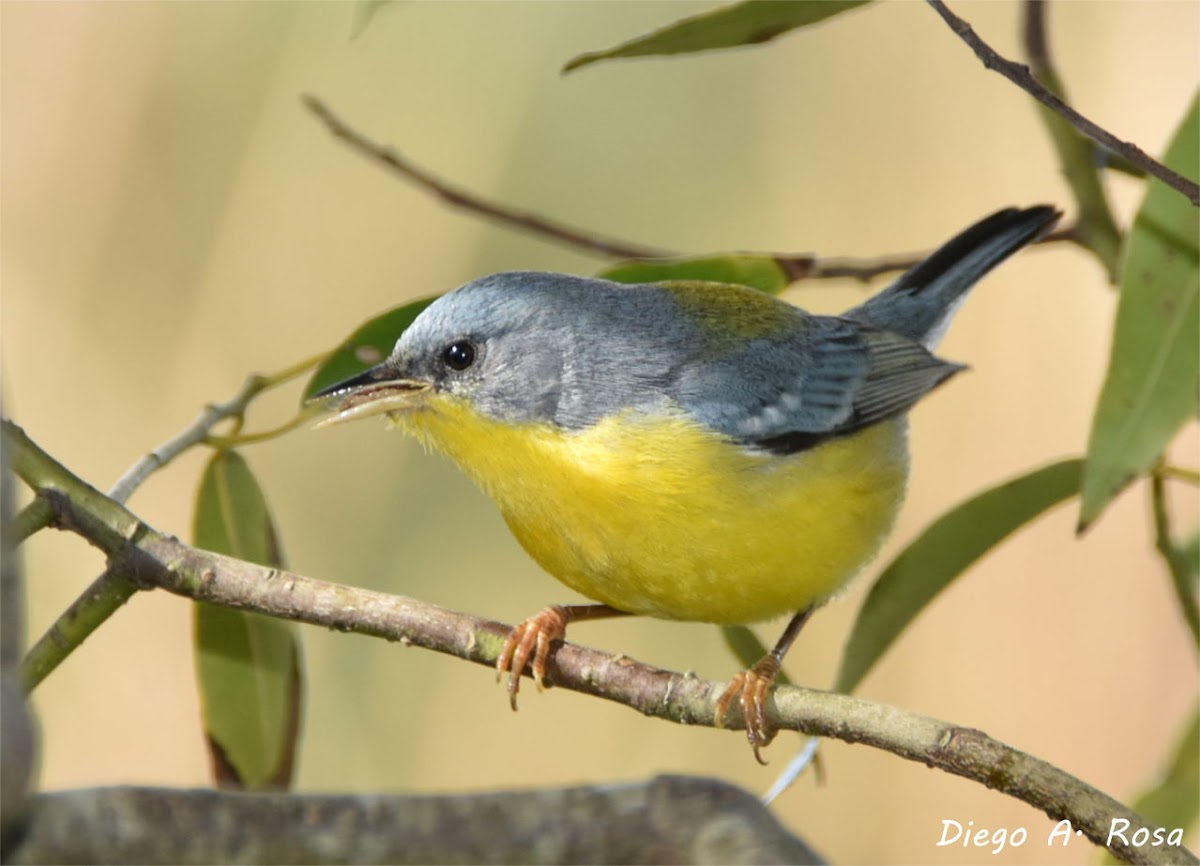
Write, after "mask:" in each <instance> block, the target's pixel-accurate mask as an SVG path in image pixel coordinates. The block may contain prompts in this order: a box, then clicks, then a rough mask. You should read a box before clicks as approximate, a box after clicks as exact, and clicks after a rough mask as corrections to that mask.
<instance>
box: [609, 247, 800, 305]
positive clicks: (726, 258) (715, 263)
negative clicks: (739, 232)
mask: <svg viewBox="0 0 1200 866" xmlns="http://www.w3.org/2000/svg"><path fill="white" fill-rule="evenodd" d="M596 276H599V277H604V279H606V280H613V281H615V282H618V283H657V282H661V281H663V280H711V281H712V282H717V283H737V284H738V285H742V286H750V287H751V288H754V289H758V290H759V291H762V292H767V293H768V294H772V295H775V294H778V293H779V292H782V291H783V290H784V289H786V288H787V287H788V286H789V285H791V283H792V277H791V276H789V275H788V272H787V271H786V270H785V269H784V267H783V265H781V264H780V262H779V260H778V259H776V258H775V257H773V256H767V255H756V254H754V253H730V254H728V255H719V256H699V257H696V258H677V259H631V260H629V261H624V262H618V263H617V264H615V265H613V266H611V267H608V268H605V269H604V270H603V271H601V272H600V273H598V274H597V275H596Z"/></svg>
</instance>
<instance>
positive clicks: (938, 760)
mask: <svg viewBox="0 0 1200 866" xmlns="http://www.w3.org/2000/svg"><path fill="white" fill-rule="evenodd" d="M0 426H2V432H3V444H4V446H5V448H6V449H7V450H8V452H9V454H10V455H11V458H10V459H11V462H12V467H13V471H14V472H16V474H17V475H18V476H19V477H20V478H22V479H23V480H24V481H25V483H27V484H28V485H30V486H31V487H32V488H33V489H34V490H36V491H37V493H38V495H39V496H41V497H43V498H44V499H46V500H47V501H48V502H49V503H50V504H51V506H52V507H53V508H54V511H55V522H56V525H57V526H59V527H60V528H64V529H69V530H71V531H73V532H76V533H78V534H79V535H82V536H83V537H85V538H86V539H88V541H90V542H91V543H92V544H94V545H96V546H97V547H99V548H100V549H101V550H103V551H104V552H105V553H106V554H107V555H108V558H109V562H110V567H112V568H113V569H115V570H118V571H120V572H121V573H123V574H127V575H129V576H130V578H131V579H134V580H136V581H137V582H138V584H139V585H146V586H149V585H153V586H158V587H160V588H162V589H165V590H167V591H168V592H171V593H175V594H177V595H182V596H186V597H188V598H192V599H196V600H198V601H206V602H210V603H213V604H219V605H223V606H226V607H232V608H237V609H241V610H253V611H256V612H258V613H263V614H267V615H269V616H275V617H280V618H283V619H289V620H294V621H297V622H305V623H309V624H312V625H318V626H322V627H325V628H331V629H334V630H337V631H347V632H357V633H359V634H366V635H372V636H375V637H382V638H386V639H388V640H394V641H399V642H400V643H402V644H405V645H414V646H421V647H424V648H427V649H432V650H435V651H437V652H441V653H446V654H449V655H453V656H458V657H459V658H463V659H466V660H468V661H472V662H475V663H477V664H481V665H487V666H494V665H495V661H496V656H497V654H498V653H499V652H500V648H501V646H502V644H503V643H504V639H505V637H506V636H507V635H508V633H509V631H510V628H509V626H506V625H503V624H501V623H497V622H489V621H486V620H481V619H478V618H475V617H472V616H468V615H467V614H463V613H458V612H455V611H451V610H446V609H444V608H440V607H437V606H435V605H431V604H426V603H424V602H420V601H417V600H416V599H411V598H405V597H402V596H393V595H387V594H384V593H380V592H373V591H369V590H364V589H357V588H353V587H349V586H342V585H339V584H335V583H327V582H325V581H319V580H313V579H311V578H306V577H302V576H301V575H298V574H292V573H289V572H285V571H282V570H279V569H273V568H264V567H262V566H258V565H255V564H253V563H249V562H244V561H241V560H238V559H233V558H231V557H227V556H220V555H217V554H214V553H210V552H207V551H203V550H198V549H196V548H192V547H189V546H188V545H186V544H184V543H183V542H181V541H179V539H177V538H174V537H173V536H169V535H166V534H164V533H161V532H158V531H157V530H155V529H153V528H152V527H150V526H148V525H146V524H145V523H143V522H142V521H141V520H139V519H138V518H137V517H136V516H135V515H133V514H131V513H130V512H129V511H127V510H126V509H125V508H124V507H123V506H122V505H120V504H118V503H116V502H114V501H112V500H111V499H108V498H107V497H105V496H103V495H102V494H100V493H99V492H98V491H96V490H94V489H93V488H91V487H89V486H88V485H87V484H85V483H84V482H83V481H81V480H80V479H79V478H77V477H76V476H74V475H73V474H72V473H71V472H70V471H68V470H67V469H66V468H65V467H63V466H62V465H60V464H59V463H57V462H56V461H55V460H54V459H53V458H51V457H50V456H49V455H48V454H46V453H45V452H44V451H42V450H41V449H40V448H39V447H38V446H37V445H36V444H35V443H34V442H33V441H32V440H30V439H29V438H28V436H26V435H25V432H24V431H23V430H21V428H19V427H17V426H16V425H15V424H13V423H12V422H10V421H3V422H2V424H0ZM548 671H549V675H550V681H551V682H552V683H553V684H554V685H556V686H559V687H561V688H566V689H570V690H572V691H578V692H581V693H583V694H588V695H592V696H595V697H599V698H603V699H605V700H610V701H615V702H617V703H621V704H624V705H626V706H629V707H631V708H633V709H636V710H638V711H639V712H641V713H643V714H645V715H649V716H655V717H657V718H661V719H667V720H670V721H674V722H678V723H684V724H698V725H710V726H711V725H713V724H714V718H715V712H716V704H717V699H718V697H719V696H720V694H721V693H722V692H723V691H724V689H725V684H724V683H716V682H708V681H705V680H701V679H700V678H698V677H696V676H695V675H694V674H690V673H689V674H680V673H675V672H671V671H665V670H660V669H657V668H654V667H651V666H649V665H645V664H642V663H640V662H637V661H634V660H632V659H629V658H626V657H624V656H612V655H609V654H607V653H602V652H598V651H596V650H591V649H587V648H585V647H581V646H578V645H575V644H563V645H561V646H560V647H558V648H557V649H556V651H555V652H554V654H553V656H552V658H551V661H550V665H549V668H548ZM767 715H768V719H769V720H770V722H771V723H772V724H773V725H774V726H775V727H776V728H779V729H786V730H797V731H801V732H803V733H806V734H809V735H812V736H823V737H832V738H836V739H841V740H844V741H846V742H849V743H866V744H868V745H872V746H875V747H877V748H880V749H884V750H886V751H889V752H891V753H893V754H895V755H898V756H899V757H902V758H905V759H908V760H911V761H918V762H920V763H923V764H925V765H927V766H930V767H938V768H939V769H942V770H944V771H946V772H949V773H953V774H955V775H959V776H963V777H965V778H968V779H972V780H974V781H977V782H979V783H981V784H984V785H987V786H988V787H990V788H995V789H997V790H999V791H1003V792H1004V793H1006V794H1009V795H1010V796H1013V797H1016V798H1017V799H1020V800H1022V801H1024V802H1026V803H1029V804H1030V805H1032V806H1034V807H1036V808H1038V809H1040V810H1042V811H1044V812H1045V813H1046V814H1047V815H1049V816H1050V817H1051V818H1052V819H1054V820H1061V819H1064V818H1066V819H1069V820H1070V821H1071V823H1072V826H1073V828H1074V829H1076V830H1078V831H1080V832H1082V833H1083V834H1085V835H1086V836H1087V837H1088V838H1089V839H1091V840H1092V841H1093V842H1095V843H1096V844H1097V845H1101V846H1108V847H1109V850H1110V851H1112V852H1113V853H1114V854H1115V855H1116V856H1118V857H1120V858H1122V859H1124V860H1126V861H1128V862H1130V863H1149V862H1163V863H1198V862H1200V861H1197V859H1196V858H1195V856H1194V855H1192V854H1191V852H1189V851H1187V850H1186V849H1184V848H1182V847H1179V846H1167V845H1164V846H1163V847H1161V848H1157V847H1154V846H1151V845H1144V846H1135V845H1132V844H1129V843H1125V842H1123V841H1122V839H1121V838H1120V837H1119V836H1118V837H1113V839H1112V840H1110V838H1109V829H1110V826H1111V824H1112V821H1113V820H1114V819H1124V820H1126V821H1129V822H1130V823H1129V824H1128V825H1127V829H1128V831H1129V836H1131V837H1134V834H1135V833H1137V834H1141V835H1148V834H1151V833H1153V832H1154V829H1155V828H1153V827H1151V826H1148V825H1147V824H1146V822H1145V821H1144V819H1142V818H1141V817H1140V816H1138V815H1137V814H1136V813H1134V812H1132V811H1131V810H1129V809H1128V808H1126V807H1125V806H1123V805H1121V804H1120V803H1118V802H1117V801H1115V800H1113V799H1112V798H1111V797H1108V796H1106V795H1105V794H1103V793H1101V792H1100V791H1098V790H1096V789H1094V788H1092V787H1090V786H1088V785H1086V784H1084V783H1083V782H1081V781H1079V780H1078V779H1075V778H1074V777H1072V776H1070V775H1069V774H1067V773H1064V772H1063V771H1062V770H1059V769H1057V768H1056V767H1053V766H1051V765H1050V764H1047V763H1046V762H1044V761H1041V760H1038V759H1037V758H1034V757H1031V756H1029V755H1026V754H1024V753H1023V752H1020V751H1018V750H1017V749H1014V748H1012V747H1011V746H1007V745H1005V744H1003V743H1001V742H998V741H996V740H993V739H991V738H990V737H988V736H986V735H985V734H983V733H982V732H980V731H977V730H973V729H970V728H964V727H960V726H958V725H953V724H950V723H947V722H943V721H938V720H937V719H931V718H926V717H922V716H917V715H913V714H911V713H908V712H905V711H903V710H900V709H897V708H895V707H889V706H884V705H881V704H876V703H873V702H871V701H865V700H862V699H861V698H854V697H851V696H849V695H841V694H836V693H831V692H820V691H815V690H812V689H800V688H795V687H780V688H778V689H776V690H775V691H774V692H773V697H772V698H771V699H770V700H768V703H767ZM728 721H730V722H731V723H732V724H731V726H733V725H739V724H741V723H742V720H741V719H740V718H735V719H729V720H728ZM1142 828H1145V829H1142ZM1135 838H1136V837H1135Z"/></svg>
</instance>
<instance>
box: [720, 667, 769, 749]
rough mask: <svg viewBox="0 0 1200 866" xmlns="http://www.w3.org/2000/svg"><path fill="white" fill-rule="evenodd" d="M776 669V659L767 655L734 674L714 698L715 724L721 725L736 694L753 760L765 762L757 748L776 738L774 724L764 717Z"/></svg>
mask: <svg viewBox="0 0 1200 866" xmlns="http://www.w3.org/2000/svg"><path fill="white" fill-rule="evenodd" d="M778 673H779V660H778V659H776V658H775V657H774V656H771V655H767V656H764V657H763V658H762V659H760V660H759V662H758V664H756V665H755V666H754V667H752V668H750V670H748V671H742V672H741V673H740V674H738V675H737V676H735V677H734V678H733V680H732V681H731V682H730V683H729V687H728V688H726V689H725V691H724V692H723V693H722V695H721V697H720V698H719V699H718V700H717V712H716V723H717V727H724V722H725V714H726V713H728V712H729V708H730V706H732V705H733V701H734V699H735V698H738V699H739V701H738V702H739V703H740V705H741V708H742V717H743V718H744V719H745V721H746V739H747V740H749V741H750V748H751V749H753V750H754V760H756V761H758V762H759V763H760V764H763V765H764V766H765V765H766V763H767V762H766V761H764V760H763V757H762V755H761V754H759V750H760V749H764V748H766V747H767V745H769V744H770V742H771V740H773V739H775V728H774V727H773V726H772V725H771V723H770V722H769V721H768V720H767V693H768V692H770V690H771V686H772V685H773V684H774V682H775V677H776V675H778Z"/></svg>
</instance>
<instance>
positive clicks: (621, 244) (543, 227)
mask: <svg viewBox="0 0 1200 866" xmlns="http://www.w3.org/2000/svg"><path fill="white" fill-rule="evenodd" d="M303 102H304V105H305V106H306V107H307V108H308V109H309V110H310V111H312V112H313V114H315V115H316V116H317V117H318V118H319V119H320V120H321V122H322V123H324V124H325V126H326V128H328V130H329V132H330V133H331V134H332V135H333V136H334V137H336V138H338V139H340V140H341V141H344V142H346V143H347V144H348V145H350V146H351V147H352V148H354V149H355V150H356V151H358V152H359V153H361V154H363V155H364V156H367V157H368V158H370V159H372V160H374V161H376V162H378V163H381V164H383V165H384V166H385V167H386V168H388V169H390V170H391V171H393V172H395V173H397V174H399V175H400V176H401V177H404V178H407V179H408V180H411V181H413V182H414V183H416V184H417V185H418V186H420V187H421V188H422V189H424V190H426V191H427V192H430V193H432V194H433V195H435V196H437V197H438V198H440V199H441V200H443V201H445V202H448V203H449V204H451V205H453V206H455V207H459V208H462V209H464V210H466V211H469V212H471V213H475V214H478V215H480V216H483V217H485V218H488V219H492V220H495V221H497V222H500V223H502V224H504V225H507V226H509V227H510V228H515V229H518V230H521V231H526V232H530V233H533V234H535V235H539V236H541V237H543V238H546V239H548V240H552V241H557V242H559V243H563V244H566V245H568V246H572V247H575V248H577V249H580V250H584V251H586V252H592V253H601V254H603V255H606V256H610V257H613V258H619V259H651V260H653V259H663V258H673V257H676V256H677V255H678V253H674V252H671V251H669V250H664V249H660V248H657V247H647V246H643V245H641V244H635V243H632V242H630V241H623V240H614V239H612V238H605V237H601V236H599V235H596V234H593V233H591V232H588V231H585V230H583V229H579V228H574V227H571V226H566V225H564V224H563V223H560V222H557V221H555V220H551V219H548V218H546V217H542V216H538V215H536V214H532V213H528V212H524V211H517V210H514V209H512V208H510V207H508V206H507V205H502V204H498V203H496V202H490V201H486V200H484V199H482V198H480V197H479V196H478V195H476V194H474V193H471V192H467V191H466V190H464V189H462V188H461V187H455V186H451V185H450V184H449V183H447V182H446V181H444V180H442V179H441V178H439V177H438V176H437V175H435V174H433V173H432V172H431V171H429V170H427V169H425V168H423V167H421V166H419V165H417V164H416V163H414V162H413V161H412V160H410V159H408V158H407V157H404V156H401V155H400V154H399V153H398V152H397V151H396V150H395V149H394V148H392V147H389V146H387V145H384V144H380V143H378V142H376V141H373V140H371V139H370V138H368V137H367V136H366V135H364V134H363V133H361V132H359V131H358V130H356V129H355V128H354V127H352V126H350V125H349V124H348V123H346V121H344V120H342V118H340V117H339V116H338V115H337V114H335V113H334V111H333V110H332V109H331V108H329V106H327V105H326V104H325V103H324V102H322V101H321V100H320V99H318V98H317V97H315V96H304V97H303ZM1075 240H1077V236H1076V234H1075V230H1074V229H1073V228H1065V229H1060V230H1058V231H1056V232H1053V233H1051V234H1048V235H1046V236H1045V237H1042V238H1039V239H1038V240H1037V241H1036V242H1035V243H1050V242H1054V241H1075ZM759 255H762V256H763V257H765V258H773V259H774V260H775V261H776V262H778V263H779V266H780V267H781V268H783V270H784V272H785V273H786V274H787V275H788V277H789V278H790V279H791V281H792V282H799V281H800V280H827V279H839V278H849V279H854V280H859V281H861V282H864V283H865V282H868V281H869V280H872V279H874V278H875V277H878V276H881V275H883V274H888V273H894V272H897V271H904V270H907V269H908V268H911V267H912V266H913V265H915V264H917V263H918V262H920V261H921V260H922V259H924V258H925V257H926V256H927V255H928V252H921V253H903V254H900V255H892V256H880V257H875V258H855V257H850V256H838V257H832V256H831V257H828V258H823V257H821V256H818V255H816V254H813V253H761V254H759Z"/></svg>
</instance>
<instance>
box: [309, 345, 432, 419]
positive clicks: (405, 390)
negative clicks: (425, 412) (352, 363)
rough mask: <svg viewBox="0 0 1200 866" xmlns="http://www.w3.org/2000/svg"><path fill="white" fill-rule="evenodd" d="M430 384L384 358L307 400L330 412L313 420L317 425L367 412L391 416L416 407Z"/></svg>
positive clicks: (365, 415) (366, 413)
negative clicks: (400, 371)
mask: <svg viewBox="0 0 1200 866" xmlns="http://www.w3.org/2000/svg"><path fill="white" fill-rule="evenodd" d="M432 388H433V386H432V385H431V384H430V383H429V382H425V381H422V380H420V379H406V378H404V377H403V376H400V375H398V373H397V370H396V369H395V367H393V366H391V365H389V364H388V363H387V362H386V361H385V362H384V363H382V364H377V365H376V366H374V367H372V368H371V369H369V370H366V371H364V372H362V373H359V374H358V375H357V376H352V377H351V378H349V379H345V380H343V381H341V382H338V383H337V384H336V385H330V386H329V387H328V388H325V389H323V390H321V391H318V392H317V393H316V394H314V395H313V396H312V398H311V400H310V403H313V404H320V408H322V409H324V410H325V411H328V412H332V413H334V414H332V415H330V416H329V417H328V418H323V419H321V421H319V422H318V423H317V426H318V427H328V426H330V425H331V424H341V423H343V422H344V421H355V420H357V419H359V418H367V417H369V416H371V415H385V414H386V415H389V416H391V417H392V418H395V417H396V416H398V415H400V414H404V413H407V412H411V411H413V410H414V409H418V408H420V407H421V406H422V405H423V404H424V402H425V399H426V397H427V396H428V395H429V393H430V392H431V390H432Z"/></svg>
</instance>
